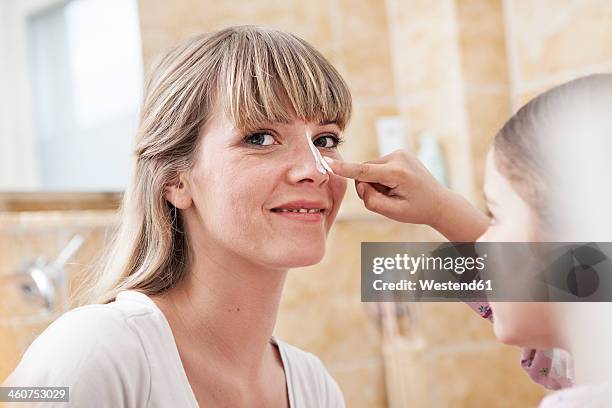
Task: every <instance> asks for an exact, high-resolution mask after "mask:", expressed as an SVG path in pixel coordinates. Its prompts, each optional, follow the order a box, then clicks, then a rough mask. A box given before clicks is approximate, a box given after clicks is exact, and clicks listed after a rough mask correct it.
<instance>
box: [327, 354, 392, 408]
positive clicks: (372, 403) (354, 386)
mask: <svg viewBox="0 0 612 408" xmlns="http://www.w3.org/2000/svg"><path fill="white" fill-rule="evenodd" d="M327 368H328V370H329V371H330V374H331V376H332V377H333V378H334V379H335V380H336V382H337V383H338V385H339V386H340V389H341V390H342V393H343V394H344V401H345V403H346V406H347V407H355V408H384V407H387V406H388V405H387V400H386V392H385V378H384V370H383V365H382V360H379V361H376V360H375V361H373V362H365V363H364V362H359V361H356V362H354V363H352V364H351V363H349V364H346V365H344V366H342V365H336V366H333V365H332V366H328V367H327Z"/></svg>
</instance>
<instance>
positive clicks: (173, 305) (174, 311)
mask: <svg viewBox="0 0 612 408" xmlns="http://www.w3.org/2000/svg"><path fill="white" fill-rule="evenodd" d="M193 253H194V256H193V258H192V265H191V267H190V270H189V272H188V273H187V275H186V276H185V279H184V280H183V281H182V282H181V283H180V284H179V285H177V286H176V287H175V288H173V289H171V290H169V291H168V292H167V293H166V294H165V295H164V296H163V298H164V301H163V303H164V304H165V308H167V309H168V310H167V311H168V313H169V314H170V315H171V316H173V317H172V320H174V322H171V326H173V327H172V329H173V332H174V335H175V338H177V337H181V338H183V339H189V342H188V344H189V345H194V344H195V345H197V346H196V347H195V348H194V349H193V350H190V352H196V353H200V352H201V353H205V354H206V355H205V356H203V357H206V358H207V359H211V358H212V359H214V360H216V361H218V362H219V363H220V364H222V365H223V366H225V367H234V368H235V369H236V370H240V371H241V372H251V373H253V374H256V373H257V372H258V370H260V369H261V368H262V366H263V362H264V357H265V356H266V351H268V352H269V350H270V338H271V336H272V332H273V330H274V326H275V324H276V317H277V312H278V306H279V302H280V296H281V293H282V289H283V285H284V282H285V277H286V274H287V270H286V269H285V270H273V269H268V270H267V269H265V268H263V267H261V266H259V267H258V266H257V265H254V264H252V263H250V262H248V261H247V260H245V259H244V258H241V257H240V256H239V255H237V254H236V253H233V252H231V251H219V250H212V248H207V249H200V250H198V251H193ZM164 313H166V311H164ZM177 342H178V340H177Z"/></svg>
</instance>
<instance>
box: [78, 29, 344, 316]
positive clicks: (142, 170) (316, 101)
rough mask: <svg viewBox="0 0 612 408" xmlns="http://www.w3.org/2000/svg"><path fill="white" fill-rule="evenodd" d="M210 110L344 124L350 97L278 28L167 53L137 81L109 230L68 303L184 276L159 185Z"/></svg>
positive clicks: (264, 119)
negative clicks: (124, 175) (94, 266)
mask: <svg viewBox="0 0 612 408" xmlns="http://www.w3.org/2000/svg"><path fill="white" fill-rule="evenodd" d="M217 107H219V108H221V109H223V110H224V112H225V113H226V114H227V117H228V118H230V119H231V120H232V121H233V123H234V125H235V126H236V128H238V129H240V130H242V131H247V130H250V129H256V128H259V127H262V126H263V125H265V124H266V123H271V122H282V123H288V122H290V121H292V120H294V119H298V120H306V121H313V122H317V123H320V122H331V123H336V124H337V125H338V126H339V127H340V129H344V128H345V127H346V125H347V123H348V121H349V118H350V115H351V96H350V93H349V90H348V87H347V85H346V83H345V82H344V80H343V79H342V77H341V76H340V74H339V73H338V72H337V71H336V69H334V67H333V66H332V65H331V64H330V63H329V62H328V61H327V60H326V59H325V58H324V57H323V56H322V55H321V54H320V53H319V52H318V51H317V50H315V49H314V48H313V47H312V46H311V45H309V44H308V43H307V42H305V41H304V40H302V39H300V38H298V37H297V36H295V35H292V34H289V33H286V32H282V31H279V30H274V29H267V28H261V27H255V26H236V27H229V28H226V29H223V30H220V31H217V32H214V33H210V34H203V35H198V36H196V37H193V38H191V39H189V40H188V41H186V42H184V43H182V44H180V45H178V46H176V47H174V48H172V49H171V50H169V51H168V52H167V53H166V54H165V55H164V56H163V57H162V58H161V60H160V61H159V62H158V64H157V66H156V67H155V68H154V70H153V72H152V73H151V75H150V76H149V78H148V81H147V83H146V86H145V95H144V102H143V107H142V112H141V117H140V126H139V130H138V133H137V135H136V139H135V149H134V157H133V162H132V170H131V176H130V180H129V183H128V186H127V189H126V191H125V194H124V197H123V202H122V205H121V210H120V213H121V218H120V224H119V226H118V231H117V233H116V235H115V238H114V241H113V242H112V245H111V246H110V249H109V250H108V251H107V253H106V254H105V256H104V265H103V267H101V268H99V269H100V270H99V272H98V273H97V275H96V276H95V277H94V279H93V281H92V282H93V283H92V284H91V285H90V286H88V287H86V288H85V290H83V291H82V293H81V295H80V296H79V301H77V304H79V303H80V304H84V303H107V302H109V301H112V300H113V299H114V298H115V296H116V295H117V293H118V292H119V291H121V290H129V289H134V290H139V291H141V292H144V293H146V294H156V293H161V292H163V291H165V290H167V289H169V288H171V287H172V286H173V285H175V284H176V283H177V282H179V281H180V280H181V279H182V278H183V277H184V276H185V274H186V273H187V271H188V266H189V262H190V252H191V248H190V247H189V241H188V237H187V236H186V235H185V233H184V229H183V221H182V218H181V213H180V211H178V210H177V209H176V208H175V207H174V206H172V205H171V204H170V203H169V202H168V201H166V199H165V198H164V189H165V187H166V186H167V185H169V184H172V183H174V182H176V180H177V177H178V175H179V174H181V173H183V172H188V171H189V170H190V169H192V167H193V165H194V160H195V154H194V153H195V152H196V151H197V149H196V148H197V146H198V140H199V138H198V136H199V130H200V129H201V128H202V126H203V125H204V124H205V123H206V121H207V120H208V119H209V117H210V115H211V112H212V111H213V109H216V108H217Z"/></svg>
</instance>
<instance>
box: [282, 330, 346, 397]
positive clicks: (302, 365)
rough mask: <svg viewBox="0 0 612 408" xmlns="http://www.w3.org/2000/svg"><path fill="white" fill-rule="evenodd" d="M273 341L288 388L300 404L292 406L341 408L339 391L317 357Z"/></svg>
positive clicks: (340, 393) (286, 344)
mask: <svg viewBox="0 0 612 408" xmlns="http://www.w3.org/2000/svg"><path fill="white" fill-rule="evenodd" d="M273 340H274V342H275V343H276V344H277V345H278V347H279V350H280V352H281V356H282V358H283V363H284V365H285V375H286V377H287V381H288V382H289V384H288V386H289V387H290V388H292V391H293V395H294V397H295V398H296V399H298V400H299V401H300V402H302V404H300V403H299V402H298V403H297V404H296V406H322V407H334V408H335V407H344V397H343V396H342V391H341V390H340V387H339V386H338V384H337V383H336V381H335V380H334V379H333V377H332V376H331V375H330V374H329V372H328V371H327V369H326V368H325V365H324V364H323V362H322V361H321V359H319V357H317V356H316V355H314V354H312V353H310V352H308V351H304V350H302V349H300V348H298V347H295V346H292V345H290V344H288V343H285V342H283V341H280V340H278V339H276V338H274V339H273ZM313 404H314V405H313Z"/></svg>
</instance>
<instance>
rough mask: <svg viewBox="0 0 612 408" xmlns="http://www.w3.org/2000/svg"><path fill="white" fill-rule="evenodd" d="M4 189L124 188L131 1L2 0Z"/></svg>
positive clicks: (132, 44) (134, 55)
mask: <svg viewBox="0 0 612 408" xmlns="http://www.w3.org/2000/svg"><path fill="white" fill-rule="evenodd" d="M0 61H1V64H0V89H2V95H3V96H2V98H0V192H2V193H5V192H37V193H40V192H120V191H122V190H123V189H124V187H125V185H126V183H127V178H128V170H129V160H130V151H131V147H132V141H133V135H134V134H135V132H136V127H137V121H138V109H139V105H140V103H141V97H142V82H143V68H142V45H141V40H140V30H139V19H138V7H137V1H136V0H72V1H58V0H1V1H0Z"/></svg>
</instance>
